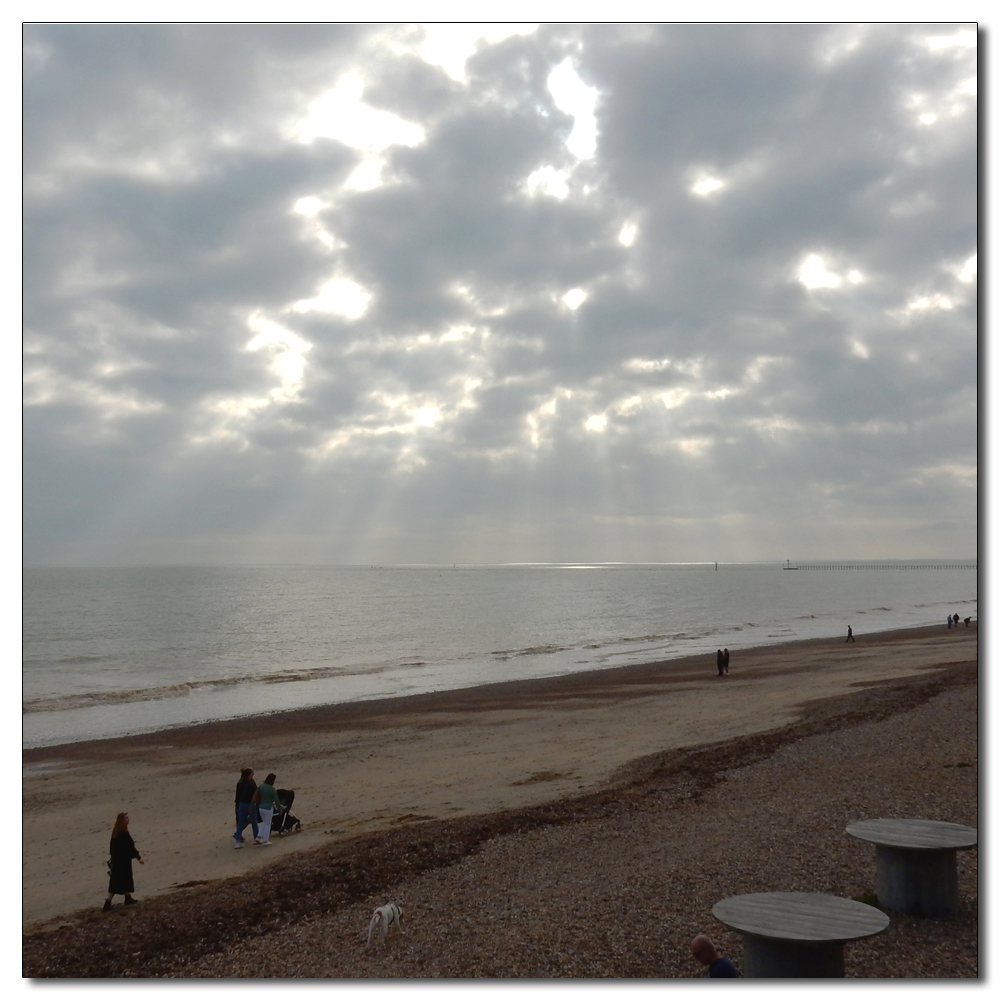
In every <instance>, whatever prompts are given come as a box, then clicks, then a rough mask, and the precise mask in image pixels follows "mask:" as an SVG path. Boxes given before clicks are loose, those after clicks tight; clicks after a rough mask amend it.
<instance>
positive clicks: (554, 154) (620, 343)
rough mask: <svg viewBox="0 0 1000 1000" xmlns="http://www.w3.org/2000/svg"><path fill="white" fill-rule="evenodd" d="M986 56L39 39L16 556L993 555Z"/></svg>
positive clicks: (48, 30)
mask: <svg viewBox="0 0 1000 1000" xmlns="http://www.w3.org/2000/svg"><path fill="white" fill-rule="evenodd" d="M972 30H973V29H972V28H970V27H968V26H960V25H933V26H919V25H875V26H868V27H864V28H855V27H853V26H850V25H844V26H833V27H831V26H822V25H789V26H781V25H771V26H760V25H757V26H752V25H751V26H721V25H717V26H693V25H680V26H669V25H667V26H662V25H654V26H648V25H623V26H612V25H600V26H597V25H594V26H589V27H588V26H576V27H574V26H561V25H548V26H542V27H540V28H539V29H538V30H537V31H536V32H534V33H533V34H528V35H517V36H514V37H508V38H506V39H504V40H501V41H497V42H494V43H492V44H485V43H484V44H481V45H480V46H479V47H478V49H476V50H475V51H472V50H470V58H469V59H468V61H467V63H466V67H465V78H464V79H462V80H457V79H455V78H454V77H453V76H452V75H449V72H447V71H446V70H445V68H443V67H442V66H438V65H436V64H434V63H433V62H430V61H428V59H429V58H430V56H429V55H428V53H430V52H431V51H432V49H422V48H421V38H422V29H418V28H416V27H413V26H407V27H398V26H397V27H381V26H352V25H346V26H345V25H339V26H338V25H334V26H320V25H309V26H231V25H214V26H204V25H203V26H155V25H133V26H110V25H32V26H28V27H27V28H26V29H25V85H24V109H25V110H24V153H25V209H24V218H25V233H24V321H25V402H26V407H25V415H24V482H25V505H24V509H25V554H26V558H27V559H28V561H30V562H56V563H59V562H120V561H131V562H143V561H208V562H212V561H233V560H236V561H254V560H258V559H259V560H264V561H268V560H279V561H280V560H285V561H294V560H306V561H324V560H329V561H362V562H368V561H456V560H461V559H475V560H494V561H500V560H545V559H567V560H572V559H612V560H616V559H625V560H627V559H649V560H658V559H697V558H733V559H739V558H745V559H749V558H784V556H785V555H788V554H791V555H798V556H799V557H801V558H807V557H822V556H832V557H844V558H847V557H864V556H866V555H872V556H885V557H892V556H898V557H906V556H911V555H912V556H928V555H945V554H947V555H953V554H955V553H956V552H958V553H962V554H966V555H968V554H971V552H972V551H973V548H974V546H975V537H976V534H975V532H976V488H975V482H976V479H975V477H976V368H977V358H976V312H975V307H976V300H975V287H976V286H975V277H974V258H973V255H974V253H975V247H976V227H977V215H976V212H977V205H976V169H977V162H976V117H975V97H974V94H973V93H972V92H971V91H970V87H969V83H970V81H974V78H975V71H976V67H975V49H974V48H969V47H968V46H967V45H962V44H953V43H954V40H955V38H956V37H957V36H958V35H959V34H960V33H961V32H965V33H966V34H968V32H970V31H972ZM934 39H938V40H937V41H935V40H934ZM567 58H570V59H571V60H572V63H573V66H574V67H575V70H576V72H577V74H578V76H579V79H580V82H581V86H586V87H594V88H597V100H596V104H595V113H596V124H597V146H596V153H595V155H594V156H593V157H592V158H586V159H583V160H580V159H578V157H577V156H576V155H575V154H574V152H573V149H574V148H575V147H574V145H573V141H572V136H573V135H574V134H575V133H574V129H575V128H579V127H581V125H585V121H584V118H585V115H584V112H583V111H582V110H580V109H577V112H578V115H579V117H575V116H574V113H573V109H567V108H565V107H560V106H559V104H558V102H557V100H556V97H555V96H554V95H553V93H552V92H551V91H550V89H549V87H548V83H547V81H548V77H549V74H550V73H551V72H552V70H553V69H554V68H555V67H556V66H558V65H560V64H561V63H562V62H563V60H565V59H567ZM345 74H354V76H355V77H357V78H358V79H359V80H360V81H361V90H360V93H361V95H362V98H363V101H364V102H365V105H366V106H367V110H365V109H364V108H361V109H360V110H358V109H357V107H356V106H352V105H349V104H341V105H340V106H339V109H338V110H337V112H336V113H335V114H334V115H333V116H332V118H331V120H329V121H327V122H326V123H325V124H324V125H322V126H321V127H318V128H319V132H320V133H321V134H320V135H319V136H318V137H315V138H310V139H309V141H305V139H304V138H303V137H301V136H299V137H297V132H296V129H297V127H298V126H299V125H300V124H301V123H302V122H303V121H304V120H305V119H306V116H307V114H308V113H310V109H311V108H313V110H315V107H316V106H314V105H313V101H315V100H316V99H317V98H319V97H321V96H322V95H323V94H324V93H326V92H328V91H330V90H332V88H334V87H335V86H337V85H338V81H341V80H342V79H344V78H345V76H344V75H345ZM338 93H340V91H338ZM355 113H357V115H367V120H368V121H370V122H372V123H374V124H373V129H374V131H371V132H370V133H369V138H368V139H367V140H365V139H364V138H363V136H362V138H360V139H359V135H361V134H362V133H360V132H359V130H358V128H357V127H356V122H354V119H353V118H352V115H354V114H355ZM380 116H381V117H380ZM392 116H395V118H393V117H392ZM398 119H403V120H404V121H406V122H409V123H411V126H412V125H418V126H420V128H422V129H423V133H422V134H423V139H422V141H416V142H415V141H414V139H413V138H412V135H411V133H412V128H411V131H410V132H406V131H405V129H404V130H402V131H401V129H403V127H402V126H400V125H399V123H398ZM393 122H396V124H395V125H394V124H393ZM378 129H383V132H379V131H378ZM393 129H395V130H396V131H393ZM385 130H388V131H385ZM314 131H315V129H314ZM325 132H328V133H330V134H329V135H326V134H323V133H325ZM406 136H410V137H409V138H407V137H406ZM356 170H360V171H361V172H362V173H361V174H356V173H354V172H355V171H356ZM379 170H381V177H382V182H381V183H374V182H373V181H372V180H370V179H369V180H368V181H367V183H366V182H364V181H363V180H362V181H357V180H356V178H357V177H359V176H362V174H363V175H364V176H366V177H369V178H371V177H373V176H374V175H375V174H377V173H378V172H379ZM364 171H367V172H368V173H367V174H364ZM303 199H305V200H303ZM310 199H311V200H310ZM629 227H632V228H631V230H630V229H629ZM620 235H621V237H622V238H619V237H620ZM810 255H812V256H810ZM970 258H972V262H971V264H970ZM331 281H332V282H333V284H329V283H330V282H331ZM338 283H339V284H338ZM577 290H578V291H577ZM338 295H339V296H340V298H338V297H337V296H338ZM366 295H367V296H368V298H367V300H366V305H365V298H364V297H365V296H366ZM324 296H326V298H325V299H324Z"/></svg>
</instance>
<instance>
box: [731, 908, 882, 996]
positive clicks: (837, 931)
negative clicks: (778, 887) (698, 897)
mask: <svg viewBox="0 0 1000 1000" xmlns="http://www.w3.org/2000/svg"><path fill="white" fill-rule="evenodd" d="M712 916H714V917H715V919H716V920H718V921H720V922H721V923H723V924H725V925H726V926H727V927H731V928H732V929H733V930H735V931H739V932H740V933H741V934H742V935H743V968H742V972H743V975H744V976H745V977H746V978H748V979H818V978H823V979H830V978H837V977H840V978H843V975H844V942H845V941H855V940H857V939H858V938H865V937H872V936H873V935H875V934H881V933H882V931H884V930H885V929H886V928H887V927H888V926H889V918H888V917H887V916H886V915H885V914H884V913H883V912H882V911H881V910H877V909H875V907H874V906H868V905H866V904H865V903H858V902H856V901H855V900H853V899H842V898H841V897H840V896H827V895H824V894H823V893H819V892H752V893H749V894H748V895H746V896H730V897H729V898H728V899H723V900H722V901H721V902H718V903H716V904H715V906H713V907H712Z"/></svg>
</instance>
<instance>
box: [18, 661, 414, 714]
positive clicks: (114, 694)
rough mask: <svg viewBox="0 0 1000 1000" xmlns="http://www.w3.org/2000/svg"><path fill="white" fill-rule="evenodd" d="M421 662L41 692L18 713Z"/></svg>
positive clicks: (366, 671)
mask: <svg viewBox="0 0 1000 1000" xmlns="http://www.w3.org/2000/svg"><path fill="white" fill-rule="evenodd" d="M425 665H426V664H425V663H424V662H423V661H414V660H409V661H406V662H404V663H382V664H376V665H368V666H357V665H354V666H350V667H344V666H327V667H310V668H307V669H301V670H285V671H281V672H279V673H274V674H243V675H240V676H236V677H213V678H211V679H207V680H198V681H182V682H180V683H177V684H161V685H158V686H154V687H145V688H128V689H119V690H115V691H87V692H84V693H78V694H57V695H43V696H41V697H38V698H27V699H25V700H23V701H22V702H21V714H22V715H31V714H34V713H36V712H68V711H72V710H73V709H80V708H95V707H98V706H102V705H122V704H130V703H135V702H143V701H161V700H163V699H166V698H186V697H187V696H188V695H192V694H197V693H200V692H204V691H216V690H223V689H226V688H232V687H237V686H239V685H241V684H294V683H297V682H301V681H321V680H327V679H329V678H331V677H344V676H349V677H357V676H359V675H365V676H369V675H373V674H380V673H384V672H386V671H387V670H394V669H399V668H400V667H422V666H425Z"/></svg>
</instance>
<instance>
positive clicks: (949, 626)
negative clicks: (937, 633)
mask: <svg viewBox="0 0 1000 1000" xmlns="http://www.w3.org/2000/svg"><path fill="white" fill-rule="evenodd" d="M948 628H951V615H948Z"/></svg>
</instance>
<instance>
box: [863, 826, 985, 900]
mask: <svg viewBox="0 0 1000 1000" xmlns="http://www.w3.org/2000/svg"><path fill="white" fill-rule="evenodd" d="M847 832H848V833H849V834H850V835H851V836H852V837H857V838H858V840H866V841H868V842H869V843H872V844H874V845H875V893H876V895H877V896H878V901H879V905H880V906H883V907H885V908H886V909H887V910H895V911H896V912H897V913H908V914H910V915H912V916H915V917H953V916H954V915H955V914H956V913H957V912H958V860H957V857H956V852H957V851H960V850H964V849H967V848H970V847H974V846H975V845H976V843H977V839H978V834H977V832H976V830H974V829H973V828H972V827H968V826H961V825H960V824H958V823H943V822H940V821H938V820H925V819H872V820H862V821H860V822H858V823H851V824H850V826H848V827H847Z"/></svg>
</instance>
